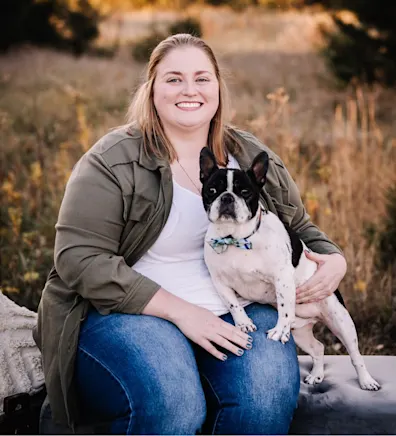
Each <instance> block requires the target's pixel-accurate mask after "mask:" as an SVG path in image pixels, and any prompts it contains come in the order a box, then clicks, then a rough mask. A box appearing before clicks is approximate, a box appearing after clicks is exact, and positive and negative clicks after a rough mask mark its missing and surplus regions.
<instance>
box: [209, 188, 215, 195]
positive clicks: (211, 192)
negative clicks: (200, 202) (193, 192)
mask: <svg viewBox="0 0 396 436" xmlns="http://www.w3.org/2000/svg"><path fill="white" fill-rule="evenodd" d="M216 192H217V190H216V188H209V193H210V194H216Z"/></svg>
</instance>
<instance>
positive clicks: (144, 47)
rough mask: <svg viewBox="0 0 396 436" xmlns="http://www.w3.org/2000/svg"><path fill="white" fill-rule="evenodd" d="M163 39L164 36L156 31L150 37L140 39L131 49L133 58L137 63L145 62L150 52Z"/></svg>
mask: <svg viewBox="0 0 396 436" xmlns="http://www.w3.org/2000/svg"><path fill="white" fill-rule="evenodd" d="M164 38H166V35H164V34H161V33H159V32H157V31H154V32H153V33H151V35H149V36H147V37H145V38H142V39H141V40H140V41H138V42H137V43H135V44H134V46H133V47H132V56H133V58H134V59H135V60H136V61H138V62H147V60H148V59H149V58H150V55H151V53H152V51H153V50H154V49H155V47H156V46H157V45H158V44H159V43H160V42H161V41H162V40H163V39H164Z"/></svg>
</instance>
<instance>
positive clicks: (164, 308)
mask: <svg viewBox="0 0 396 436" xmlns="http://www.w3.org/2000/svg"><path fill="white" fill-rule="evenodd" d="M142 314H143V315H151V316H157V317H159V318H163V319H166V320H168V321H170V322H172V323H173V324H175V325H176V326H177V327H178V328H179V329H180V330H181V332H182V333H183V334H184V335H185V336H187V338H189V339H191V340H192V341H193V342H195V343H196V344H198V345H200V346H201V347H202V348H204V349H205V350H206V351H208V352H209V353H210V354H213V356H215V357H217V358H218V359H220V360H226V359H227V356H226V355H225V354H224V353H222V352H221V351H219V350H218V349H217V348H216V346H215V345H219V346H221V347H223V348H224V349H226V350H229V351H231V352H232V353H234V354H236V355H237V356H241V355H242V354H243V349H242V348H245V349H246V350H249V349H250V348H252V340H253V339H252V338H251V336H249V335H247V334H246V333H244V332H243V331H242V330H240V329H239V328H237V327H235V326H234V325H233V324H229V323H228V322H225V321H223V320H222V319H221V318H219V317H218V316H216V315H215V314H214V313H213V312H211V311H210V310H208V309H204V308H203V307H200V306H196V305H195V304H192V303H189V302H187V301H185V300H183V299H182V298H179V297H177V296H176V295H173V294H171V293H170V292H168V291H167V290H165V289H163V288H161V289H159V290H158V291H157V292H156V293H155V294H154V296H153V297H152V298H151V300H150V301H149V302H148V303H147V305H146V307H145V308H144V309H143V310H142ZM213 344H214V345H213Z"/></svg>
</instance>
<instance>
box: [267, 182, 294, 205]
mask: <svg viewBox="0 0 396 436" xmlns="http://www.w3.org/2000/svg"><path fill="white" fill-rule="evenodd" d="M266 191H267V192H268V194H269V195H270V197H271V198H272V199H275V200H276V201H277V202H278V203H280V204H289V190H288V189H286V188H282V187H281V186H271V187H269V188H266Z"/></svg>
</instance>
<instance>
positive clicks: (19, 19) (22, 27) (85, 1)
mask: <svg viewBox="0 0 396 436" xmlns="http://www.w3.org/2000/svg"><path fill="white" fill-rule="evenodd" d="M4 2H5V4H2V14H1V15H0V50H1V51H5V50H7V49H9V48H10V47H12V46H14V45H17V44H21V43H24V42H30V43H32V44H36V45H46V46H52V47H56V48H60V49H66V50H69V51H72V52H73V53H75V54H76V55H79V54H81V53H82V52H84V51H85V50H86V49H87V48H88V45H89V43H90V41H92V40H93V39H95V38H96V37H97V36H98V34H99V31H98V23H99V19H100V15H99V13H98V12H97V11H96V9H95V8H94V7H93V6H92V5H91V3H90V2H89V0H77V1H76V2H74V4H73V5H71V4H69V2H68V1H65V0H41V1H36V0H5V1H4Z"/></svg>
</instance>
